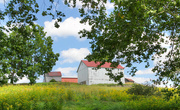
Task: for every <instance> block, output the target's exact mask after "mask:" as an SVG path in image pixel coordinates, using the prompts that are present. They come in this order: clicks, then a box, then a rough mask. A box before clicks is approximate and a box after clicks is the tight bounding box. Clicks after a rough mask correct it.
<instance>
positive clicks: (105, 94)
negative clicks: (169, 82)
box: [0, 82, 180, 110]
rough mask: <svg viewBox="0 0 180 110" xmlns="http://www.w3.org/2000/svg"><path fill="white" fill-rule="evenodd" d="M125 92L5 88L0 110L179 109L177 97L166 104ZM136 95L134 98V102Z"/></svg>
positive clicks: (49, 85)
mask: <svg viewBox="0 0 180 110" xmlns="http://www.w3.org/2000/svg"><path fill="white" fill-rule="evenodd" d="M124 89H125V90H124ZM126 90H127V88H125V87H107V86H101V85H92V86H87V85H78V84H73V83H71V84H70V85H67V84H66V83H61V82H58V83H57V82H56V83H40V84H39V83H37V84H35V85H8V86H3V87H1V88H0V93H1V94H0V109H2V110H3V109H5V110H6V109H12V110H19V109H21V110H22V109H23V110H30V109H33V110H37V109H40V110H60V109H63V110H70V109H75V110H79V109H86V110H94V109H103V110H119V109H123V110H132V109H133V110H140V109H141V110H153V109H158V110H169V109H176V110H177V109H178V107H179V106H180V99H179V96H178V97H177V98H176V99H175V98H170V100H169V101H167V100H165V99H163V98H161V97H158V96H154V95H152V96H146V97H144V96H142V95H132V94H127V93H126ZM135 96H137V98H136V99H135V98H134V97H135ZM12 97H13V98H12Z"/></svg>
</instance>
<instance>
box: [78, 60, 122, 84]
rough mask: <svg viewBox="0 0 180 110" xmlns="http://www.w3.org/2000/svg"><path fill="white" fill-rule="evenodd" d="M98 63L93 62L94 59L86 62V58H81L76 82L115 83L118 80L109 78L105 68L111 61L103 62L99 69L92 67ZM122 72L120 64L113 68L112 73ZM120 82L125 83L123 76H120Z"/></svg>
mask: <svg viewBox="0 0 180 110" xmlns="http://www.w3.org/2000/svg"><path fill="white" fill-rule="evenodd" d="M99 64H100V63H99V62H97V63H95V62H94V61H91V62H88V61H86V60H81V62H80V64H79V67H78V70H77V73H78V83H80V84H86V85H92V84H117V83H118V82H114V81H113V80H112V79H110V78H109V76H108V75H106V74H105V73H108V72H107V71H106V69H105V68H112V67H110V65H111V63H107V62H106V63H105V64H104V65H102V66H101V68H100V69H98V70H95V69H93V68H95V67H97V66H98V65H99ZM118 72H123V73H124V68H123V67H122V66H121V65H118V67H117V68H114V69H113V71H112V73H113V74H115V73H118ZM121 81H122V83H125V79H124V77H123V78H121Z"/></svg>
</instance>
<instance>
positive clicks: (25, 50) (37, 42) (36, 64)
mask: <svg viewBox="0 0 180 110" xmlns="http://www.w3.org/2000/svg"><path fill="white" fill-rule="evenodd" d="M21 29H22V31H23V32H24V33H18V30H19V28H18V27H14V29H13V31H12V32H11V33H10V34H9V37H7V38H6V39H7V42H8V44H7V45H6V46H5V47H4V48H5V53H3V54H4V56H5V57H3V58H2V60H4V61H6V62H5V64H8V66H7V67H4V66H3V67H2V69H1V70H7V71H4V73H5V72H6V74H7V75H8V78H9V79H10V83H14V82H16V81H18V79H21V78H23V77H24V76H27V77H28V79H29V80H30V84H34V83H35V80H36V79H37V77H38V76H39V75H43V74H45V73H47V72H49V71H51V69H52V67H53V66H54V65H55V62H56V61H57V60H58V57H59V54H54V53H53V51H52V44H53V43H52V41H53V40H52V39H51V37H50V36H49V37H45V35H46V33H44V31H43V28H42V27H40V26H39V25H34V26H26V27H25V28H22V27H21ZM24 36H26V37H24ZM0 62H1V60H0Z"/></svg>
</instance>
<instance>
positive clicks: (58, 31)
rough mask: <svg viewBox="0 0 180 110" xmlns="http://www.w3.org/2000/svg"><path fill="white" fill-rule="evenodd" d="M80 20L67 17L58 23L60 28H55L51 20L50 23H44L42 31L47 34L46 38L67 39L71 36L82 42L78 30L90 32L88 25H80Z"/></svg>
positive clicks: (53, 21)
mask: <svg viewBox="0 0 180 110" xmlns="http://www.w3.org/2000/svg"><path fill="white" fill-rule="evenodd" d="M80 20H81V19H80V18H78V17H76V18H73V17H69V18H67V19H66V20H65V21H63V22H61V23H59V24H60V27H59V28H55V27H54V23H55V20H52V21H51V22H49V21H45V22H44V31H45V32H47V36H52V37H55V36H57V37H64V38H65V37H69V36H73V37H76V38H77V39H79V40H82V39H80V38H79V34H78V32H79V31H80V30H83V29H86V30H90V29H91V27H90V26H89V25H85V24H81V23H80Z"/></svg>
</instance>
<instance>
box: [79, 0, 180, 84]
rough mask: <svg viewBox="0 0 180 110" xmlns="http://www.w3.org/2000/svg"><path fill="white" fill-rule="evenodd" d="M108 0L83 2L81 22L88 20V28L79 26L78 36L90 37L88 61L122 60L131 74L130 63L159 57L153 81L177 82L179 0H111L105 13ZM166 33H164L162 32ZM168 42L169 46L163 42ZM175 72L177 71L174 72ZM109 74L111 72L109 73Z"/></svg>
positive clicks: (135, 70) (179, 58)
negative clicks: (110, 5) (163, 58)
mask: <svg viewBox="0 0 180 110" xmlns="http://www.w3.org/2000/svg"><path fill="white" fill-rule="evenodd" d="M106 2H107V0H97V1H86V2H83V3H84V4H83V6H84V7H83V8H82V9H80V13H81V16H82V17H83V19H82V20H81V23H89V25H91V27H92V28H91V30H90V31H88V30H82V31H81V32H80V34H81V37H87V38H88V39H92V41H91V42H90V43H91V48H92V54H91V55H88V56H87V57H86V58H87V59H88V60H89V61H91V60H94V61H101V62H102V64H104V63H105V62H112V63H113V65H112V66H114V67H115V66H117V65H118V64H119V63H120V64H125V66H126V67H130V68H131V71H130V72H129V73H130V74H131V75H135V73H136V72H137V68H136V65H133V63H143V62H145V63H146V65H145V67H146V68H147V67H149V66H150V63H149V62H150V60H156V59H158V58H160V57H161V56H162V55H163V54H165V53H166V52H167V53H168V54H167V55H166V60H159V61H158V63H157V64H156V65H155V66H154V68H153V72H155V73H156V76H158V77H159V78H158V79H157V80H156V82H158V83H159V82H160V81H166V80H171V81H173V82H175V84H176V85H178V84H179V82H180V81H179V79H180V74H179V72H177V71H178V68H179V67H180V28H179V27H180V8H179V6H180V1H179V0H111V2H112V3H114V10H113V11H112V12H111V14H110V15H107V13H106V7H105V3H106ZM167 33H168V34H169V35H168V36H166V37H165V34H167ZM166 42H170V47H168V48H166V47H163V44H166ZM175 73H176V74H175ZM111 75H112V74H111ZM165 78H166V79H165Z"/></svg>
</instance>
